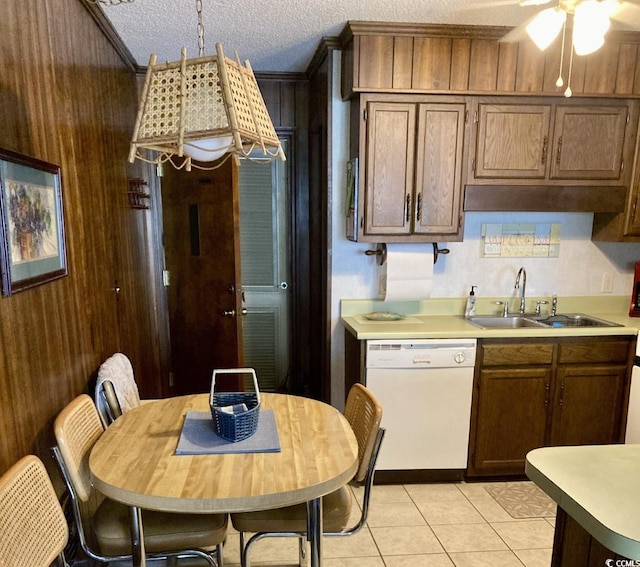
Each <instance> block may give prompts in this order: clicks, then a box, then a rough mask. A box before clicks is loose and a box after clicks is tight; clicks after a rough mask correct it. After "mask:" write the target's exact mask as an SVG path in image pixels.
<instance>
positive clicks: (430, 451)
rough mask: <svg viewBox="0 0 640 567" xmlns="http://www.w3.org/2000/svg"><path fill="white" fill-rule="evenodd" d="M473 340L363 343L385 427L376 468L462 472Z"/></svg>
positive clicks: (368, 380) (368, 376)
mask: <svg viewBox="0 0 640 567" xmlns="http://www.w3.org/2000/svg"><path fill="white" fill-rule="evenodd" d="M475 358H476V339H419V340H400V341H394V340H368V341H367V346H366V385H367V387H368V388H369V389H370V390H371V391H372V392H373V393H374V394H375V396H376V397H377V398H378V400H379V401H380V403H381V405H382V426H383V427H385V428H386V430H387V432H386V435H385V439H384V443H383V444H382V448H381V450H380V455H379V457H378V464H377V467H376V468H377V469H378V470H420V469H429V470H434V469H447V470H456V469H457V470H460V469H466V468H467V452H468V446H469V425H470V418H471V394H472V390H473V367H474V363H475Z"/></svg>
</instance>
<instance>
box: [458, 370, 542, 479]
mask: <svg viewBox="0 0 640 567" xmlns="http://www.w3.org/2000/svg"><path fill="white" fill-rule="evenodd" d="M478 378H479V381H478V382H477V384H478V385H477V389H476V391H475V392H474V418H473V419H472V434H471V448H470V459H469V463H470V465H469V471H468V474H469V475H471V476H482V475H494V474H524V466H525V456H526V454H527V453H528V452H529V451H530V450H531V449H535V448H537V447H543V446H544V445H545V433H546V428H547V410H548V406H549V388H550V384H551V369H550V368H511V369H491V370H480V373H479V377H478Z"/></svg>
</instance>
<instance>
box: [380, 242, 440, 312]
mask: <svg viewBox="0 0 640 567" xmlns="http://www.w3.org/2000/svg"><path fill="white" fill-rule="evenodd" d="M385 264H386V266H387V285H386V294H385V298H384V299H385V301H419V300H421V299H426V298H427V297H429V296H430V295H431V288H432V287H433V244H431V243H427V244H404V243H403V244H387V261H386V262H385Z"/></svg>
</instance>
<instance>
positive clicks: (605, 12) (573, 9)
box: [501, 0, 640, 97]
mask: <svg viewBox="0 0 640 567" xmlns="http://www.w3.org/2000/svg"><path fill="white" fill-rule="evenodd" d="M552 1H554V0H520V2H519V5H520V6H525V7H526V6H544V5H545V4H549V3H551V2H552ZM635 1H636V0H556V1H555V2H554V5H553V6H551V7H550V8H544V9H542V10H540V11H539V12H538V13H537V14H535V15H534V16H533V17H531V18H529V19H528V20H526V21H525V22H523V23H522V24H520V25H519V26H517V27H515V28H514V29H513V30H511V31H510V32H509V33H508V34H507V35H505V36H504V37H503V38H502V39H501V41H506V42H517V41H521V40H522V39H523V36H525V32H526V35H527V36H528V37H530V38H531V40H532V41H533V42H534V43H535V44H536V45H537V46H538V48H539V49H540V50H541V51H544V50H545V49H546V48H547V47H549V45H551V43H552V42H553V41H554V40H555V39H556V38H557V37H558V35H559V34H560V33H561V32H562V51H561V60H560V74H559V76H558V80H557V81H556V86H558V87H562V86H563V85H564V81H563V79H562V65H563V55H564V45H565V40H566V35H567V29H568V28H567V23H569V31H570V33H571V43H572V49H571V55H570V61H569V81H568V82H569V83H570V81H571V67H572V62H573V55H574V53H575V54H576V55H588V54H590V53H593V52H595V51H597V50H598V49H600V48H601V47H602V46H603V45H604V39H605V35H606V33H607V31H608V30H609V27H610V25H611V20H616V21H618V22H620V23H622V24H625V25H632V26H633V25H634V23H635V24H636V26H635V27H640V25H638V24H640V5H638V4H635V3H634V2H635ZM571 94H572V93H571V87H570V86H567V90H566V91H565V96H567V97H569V96H571Z"/></svg>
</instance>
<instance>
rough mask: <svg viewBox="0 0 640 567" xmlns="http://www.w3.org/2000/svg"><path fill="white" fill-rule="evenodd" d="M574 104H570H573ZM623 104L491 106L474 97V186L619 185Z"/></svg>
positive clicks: (625, 122)
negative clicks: (487, 182)
mask: <svg viewBox="0 0 640 567" xmlns="http://www.w3.org/2000/svg"><path fill="white" fill-rule="evenodd" d="M572 102H573V101H572ZM629 104H630V103H629V102H627V101H624V100H622V101H616V100H610V101H599V102H597V103H593V102H589V101H579V103H578V104H575V103H572V104H569V103H559V102H553V103H546V104H531V103H527V102H525V101H522V100H521V99H518V100H517V101H513V102H509V103H508V104H504V103H501V104H496V103H495V99H493V100H487V101H485V100H484V99H482V98H481V99H479V100H478V102H477V108H476V109H475V114H474V121H475V122H476V147H475V155H474V158H473V160H472V161H471V170H472V171H471V174H470V175H471V176H472V177H473V180H474V181H473V182H474V183H476V182H479V183H483V182H485V180H492V181H491V182H492V183H495V182H496V180H500V179H508V180H509V183H511V182H513V180H523V181H524V180H534V182H535V183H539V182H540V180H545V182H556V183H565V182H567V181H576V182H579V183H580V184H581V185H585V184H590V185H600V184H602V182H603V181H604V180H607V181H609V182H616V183H621V182H622V183H623V182H624V181H625V180H626V179H628V176H626V177H625V178H624V179H623V173H624V166H625V163H626V162H628V161H632V156H631V155H629V154H627V155H625V149H627V151H628V152H629V150H630V148H631V146H630V144H626V145H625V141H626V140H627V139H628V136H629V133H628V131H627V127H628V126H629V124H630V115H631V112H630V109H629Z"/></svg>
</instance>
